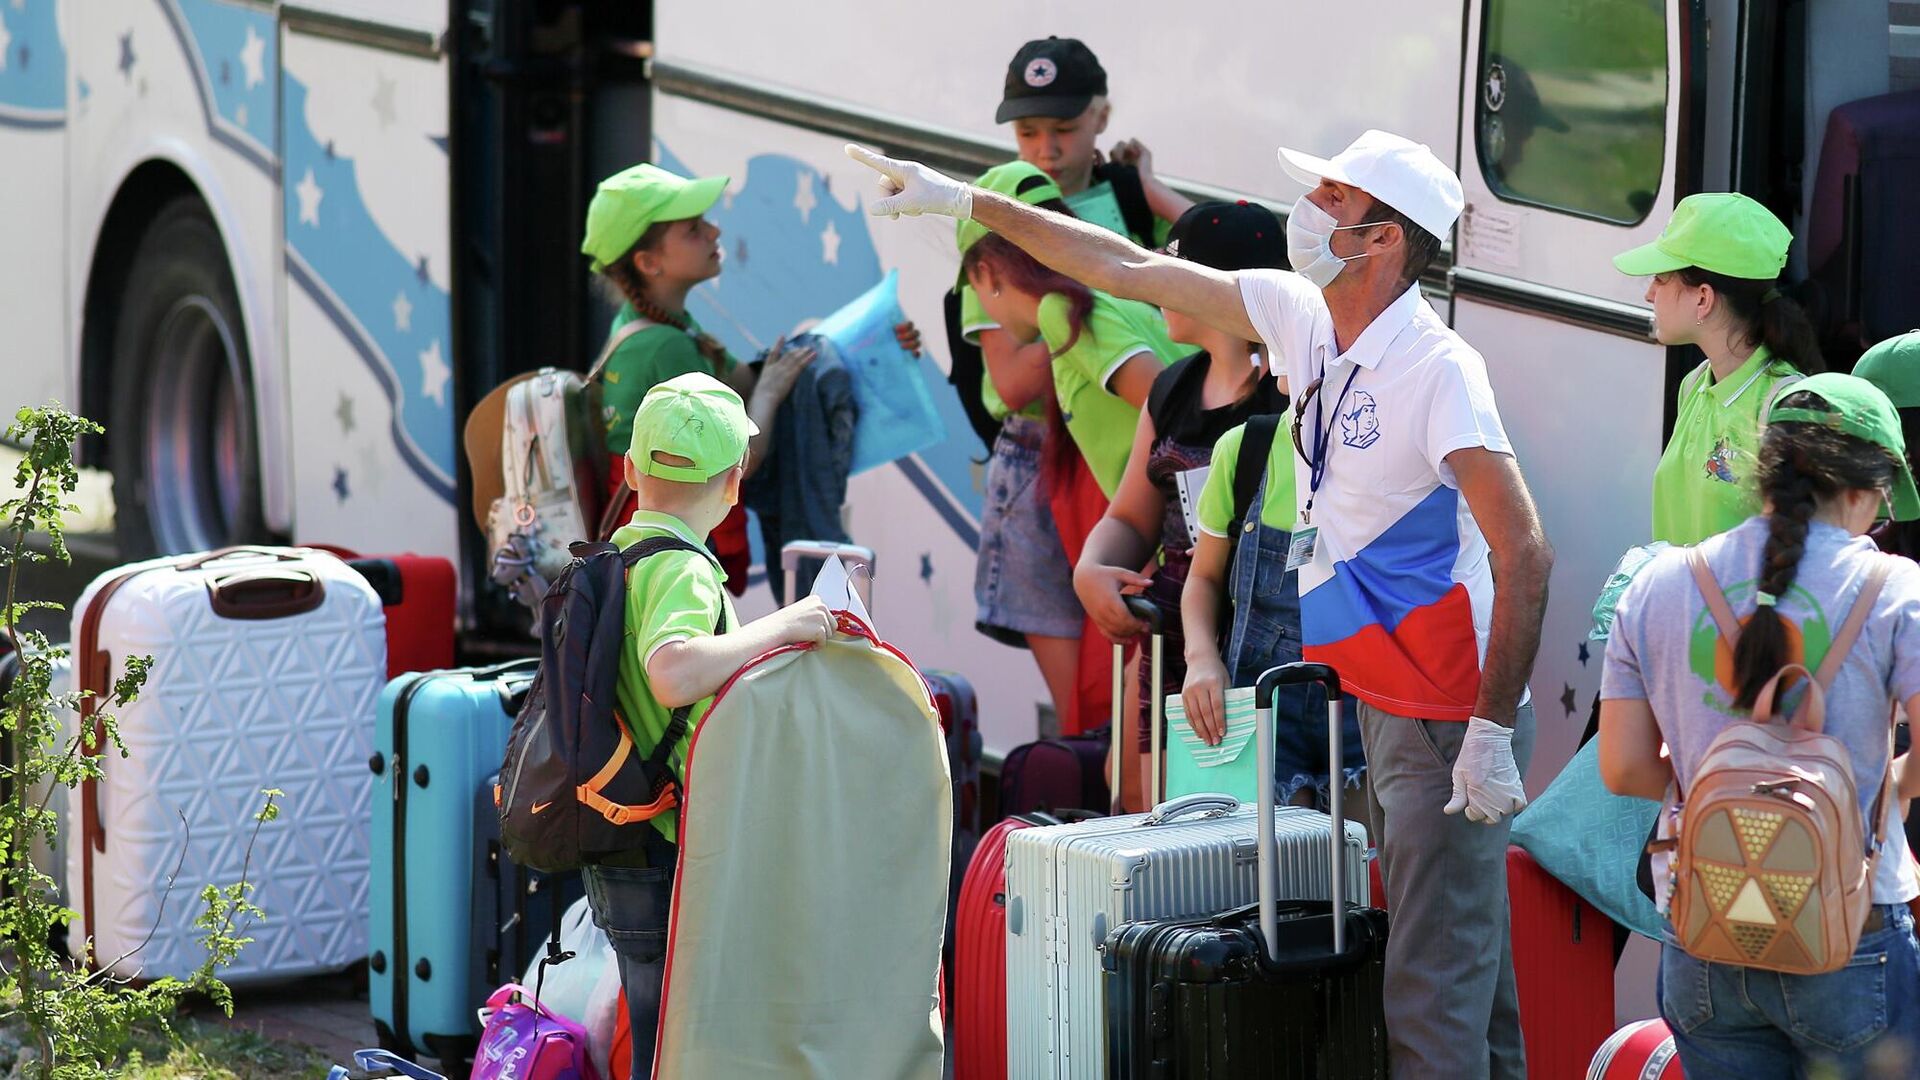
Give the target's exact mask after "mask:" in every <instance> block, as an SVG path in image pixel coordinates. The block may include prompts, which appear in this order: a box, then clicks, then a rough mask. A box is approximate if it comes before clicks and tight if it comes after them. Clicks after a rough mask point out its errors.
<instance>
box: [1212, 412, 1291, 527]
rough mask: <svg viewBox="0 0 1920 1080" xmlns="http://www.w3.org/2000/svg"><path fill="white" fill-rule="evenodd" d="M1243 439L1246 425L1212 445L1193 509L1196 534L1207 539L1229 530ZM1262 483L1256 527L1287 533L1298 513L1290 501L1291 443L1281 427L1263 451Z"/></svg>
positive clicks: (1231, 521)
mask: <svg viewBox="0 0 1920 1080" xmlns="http://www.w3.org/2000/svg"><path fill="white" fill-rule="evenodd" d="M1246 435H1247V425H1245V424H1241V425H1240V426H1239V427H1236V428H1233V429H1232V430H1230V431H1228V432H1227V433H1226V434H1224V435H1222V436H1220V438H1219V441H1217V442H1215V443H1214V444H1213V461H1212V463H1211V464H1210V465H1209V466H1208V468H1207V482H1206V484H1205V485H1203V486H1202V487H1201V488H1200V505H1199V506H1197V507H1195V510H1196V511H1197V513H1196V514H1195V516H1196V517H1198V518H1199V519H1200V531H1201V532H1204V533H1206V534H1207V535H1208V536H1226V535H1227V530H1228V529H1229V528H1231V527H1232V526H1233V474H1234V468H1235V466H1237V465H1238V464H1239V463H1240V443H1241V440H1243V439H1245V438H1246ZM1266 481H1267V486H1266V487H1265V488H1263V489H1262V490H1261V493H1260V514H1259V518H1260V524H1262V525H1265V526H1267V527H1268V528H1270V529H1279V530H1280V531H1281V532H1287V531H1290V530H1291V529H1292V528H1293V523H1294V520H1295V519H1296V518H1298V517H1299V514H1300V510H1299V507H1298V505H1297V504H1296V503H1295V501H1294V486H1293V440H1292V439H1291V438H1289V437H1288V436H1287V432H1286V425H1284V424H1282V425H1281V430H1279V431H1276V432H1274V434H1273V448H1272V449H1270V450H1268V451H1267V474H1266ZM1229 539H1231V538H1229Z"/></svg>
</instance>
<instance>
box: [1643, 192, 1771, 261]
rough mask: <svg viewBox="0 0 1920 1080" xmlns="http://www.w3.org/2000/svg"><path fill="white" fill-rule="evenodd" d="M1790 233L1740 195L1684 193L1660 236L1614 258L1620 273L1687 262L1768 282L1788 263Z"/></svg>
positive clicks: (1763, 210) (1754, 203)
mask: <svg viewBox="0 0 1920 1080" xmlns="http://www.w3.org/2000/svg"><path fill="white" fill-rule="evenodd" d="M1791 243H1793V234H1792V233H1790V232H1788V231H1787V227H1786V226H1785V225H1782V224H1780V219H1779V218H1777V217H1774V216H1773V212H1772V211H1771V210H1768V209H1767V208H1766V207H1764V206H1761V205H1760V204H1759V203H1757V202H1754V201H1753V200H1752V199H1749V198H1747V197H1746V196H1745V195H1740V194H1737V193H1734V192H1716V193H1713V194H1706V195H1689V196H1687V197H1686V198H1684V199H1681V200H1680V204H1679V205H1678V206H1675V207H1674V208H1673V217H1671V218H1669V219H1668V220H1667V227H1666V228H1664V229H1662V230H1660V238H1659V239H1658V240H1655V241H1654V242H1653V243H1651V244H1644V245H1642V246H1640V247H1637V248H1634V249H1633V250H1632V251H1623V252H1621V253H1620V254H1618V255H1615V256H1614V257H1613V265H1614V266H1615V267H1616V268H1617V269H1619V271H1620V272H1621V273H1623V274H1631V275H1633V276H1634V277H1646V276H1649V275H1652V274H1664V273H1667V272H1669V271H1673V270H1680V269H1683V268H1685V267H1689V266H1697V267H1699V268H1700V269H1702V270H1710V271H1712V272H1713V273H1716V274H1725V275H1726V276H1728V277H1736V278H1752V279H1755V280H1758V281H1772V280H1773V279H1774V278H1777V277H1779V276H1780V271H1781V270H1782V269H1783V268H1784V267H1785V266H1786V265H1787V245H1789V244H1791Z"/></svg>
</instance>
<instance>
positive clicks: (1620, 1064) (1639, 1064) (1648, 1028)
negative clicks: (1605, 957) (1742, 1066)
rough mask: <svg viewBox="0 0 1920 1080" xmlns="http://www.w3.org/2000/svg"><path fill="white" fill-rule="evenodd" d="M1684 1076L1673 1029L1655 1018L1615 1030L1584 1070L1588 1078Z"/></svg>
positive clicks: (1674, 1079)
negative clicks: (1674, 1042) (1674, 1043)
mask: <svg viewBox="0 0 1920 1080" xmlns="http://www.w3.org/2000/svg"><path fill="white" fill-rule="evenodd" d="M1528 1064H1532V1063H1531V1062H1529V1063H1528ZM1686 1075H1687V1074H1686V1070H1684V1069H1682V1068H1681V1067H1680V1055H1679V1052H1678V1051H1677V1050H1676V1049H1675V1048H1674V1045H1673V1032H1671V1031H1669V1030H1667V1022H1666V1021H1665V1020H1660V1019H1657V1018H1656V1019H1653V1020H1636V1021H1634V1022H1633V1023H1631V1024H1628V1025H1627V1026H1626V1027H1623V1028H1621V1029H1620V1030H1619V1031H1616V1032H1614V1033H1613V1035H1612V1037H1611V1038H1609V1039H1607V1041H1606V1042H1605V1043H1603V1044H1602V1045H1601V1047H1600V1051H1599V1053H1596V1054H1594V1055H1593V1064H1591V1065H1589V1066H1587V1072H1586V1077H1587V1080H1686Z"/></svg>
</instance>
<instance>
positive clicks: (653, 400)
mask: <svg viewBox="0 0 1920 1080" xmlns="http://www.w3.org/2000/svg"><path fill="white" fill-rule="evenodd" d="M758 434H760V429H759V428H758V427H756V426H754V423H753V421H752V420H750V419H748V418H747V407H746V406H745V405H744V404H742V403H741V401H740V395H739V394H736V393H734V392H733V389H732V388H731V387H729V386H728V385H727V384H725V383H723V382H721V381H720V380H719V379H716V378H714V377H713V376H711V375H702V374H700V373H699V372H689V373H688V374H685V375H676V376H674V377H673V378H671V379H668V380H667V381H666V382H663V383H661V384H659V385H658V386H655V387H654V388H653V389H651V390H649V391H647V396H646V397H644V398H641V399H640V407H639V408H638V409H636V410H634V414H633V445H632V446H631V447H630V448H629V449H628V450H627V458H628V459H629V460H630V461H632V462H633V467H634V468H636V469H638V470H639V471H640V472H641V474H642V475H645V476H657V477H659V478H661V479H662V480H677V481H679V482H681V483H683V484H704V483H706V482H707V481H708V480H711V479H713V478H714V477H716V476H718V475H720V474H721V473H723V472H726V471H727V470H728V469H731V468H733V467H734V466H735V465H738V464H740V461H741V459H743V458H745V457H746V456H747V440H748V439H751V438H753V437H754V436H755V435H758ZM656 453H660V454H672V455H674V456H675V457H682V458H686V459H687V460H688V461H690V462H692V463H693V464H691V465H668V464H665V463H663V462H660V461H658V460H655V458H654V456H653V455H654V454H656Z"/></svg>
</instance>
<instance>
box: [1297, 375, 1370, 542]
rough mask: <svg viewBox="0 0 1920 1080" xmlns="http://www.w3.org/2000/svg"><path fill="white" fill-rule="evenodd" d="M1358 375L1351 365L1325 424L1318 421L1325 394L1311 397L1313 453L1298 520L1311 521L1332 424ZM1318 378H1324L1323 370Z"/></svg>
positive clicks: (1324, 472) (1328, 452)
mask: <svg viewBox="0 0 1920 1080" xmlns="http://www.w3.org/2000/svg"><path fill="white" fill-rule="evenodd" d="M1359 375H1360V365H1359V364H1355V365H1353V371H1352V372H1350V373H1349V374H1348V375H1347V382H1346V385H1344V386H1342V387H1341V388H1340V396H1339V397H1337V398H1335V399H1334V402H1333V419H1332V420H1331V421H1329V422H1328V423H1327V424H1326V425H1325V426H1322V425H1321V423H1320V420H1321V418H1322V417H1323V416H1324V415H1325V414H1324V413H1323V412H1322V411H1321V405H1322V403H1324V402H1325V401H1326V398H1327V396H1326V395H1325V394H1315V395H1314V398H1313V453H1312V455H1311V456H1309V457H1308V458H1307V505H1306V509H1304V510H1302V511H1301V512H1300V520H1301V521H1304V522H1308V523H1311V522H1312V521H1313V499H1314V496H1316V495H1318V494H1320V481H1321V480H1323V479H1325V478H1326V475H1327V459H1328V458H1329V457H1331V456H1333V425H1334V424H1337V423H1339V422H1340V406H1341V405H1343V404H1345V403H1346V400H1347V391H1349V390H1351V389H1353V380H1354V379H1356V378H1358V377H1359ZM1320 378H1321V379H1322V380H1323V382H1324V380H1325V379H1326V374H1325V372H1324V371H1323V372H1322V373H1321V376H1320Z"/></svg>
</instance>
